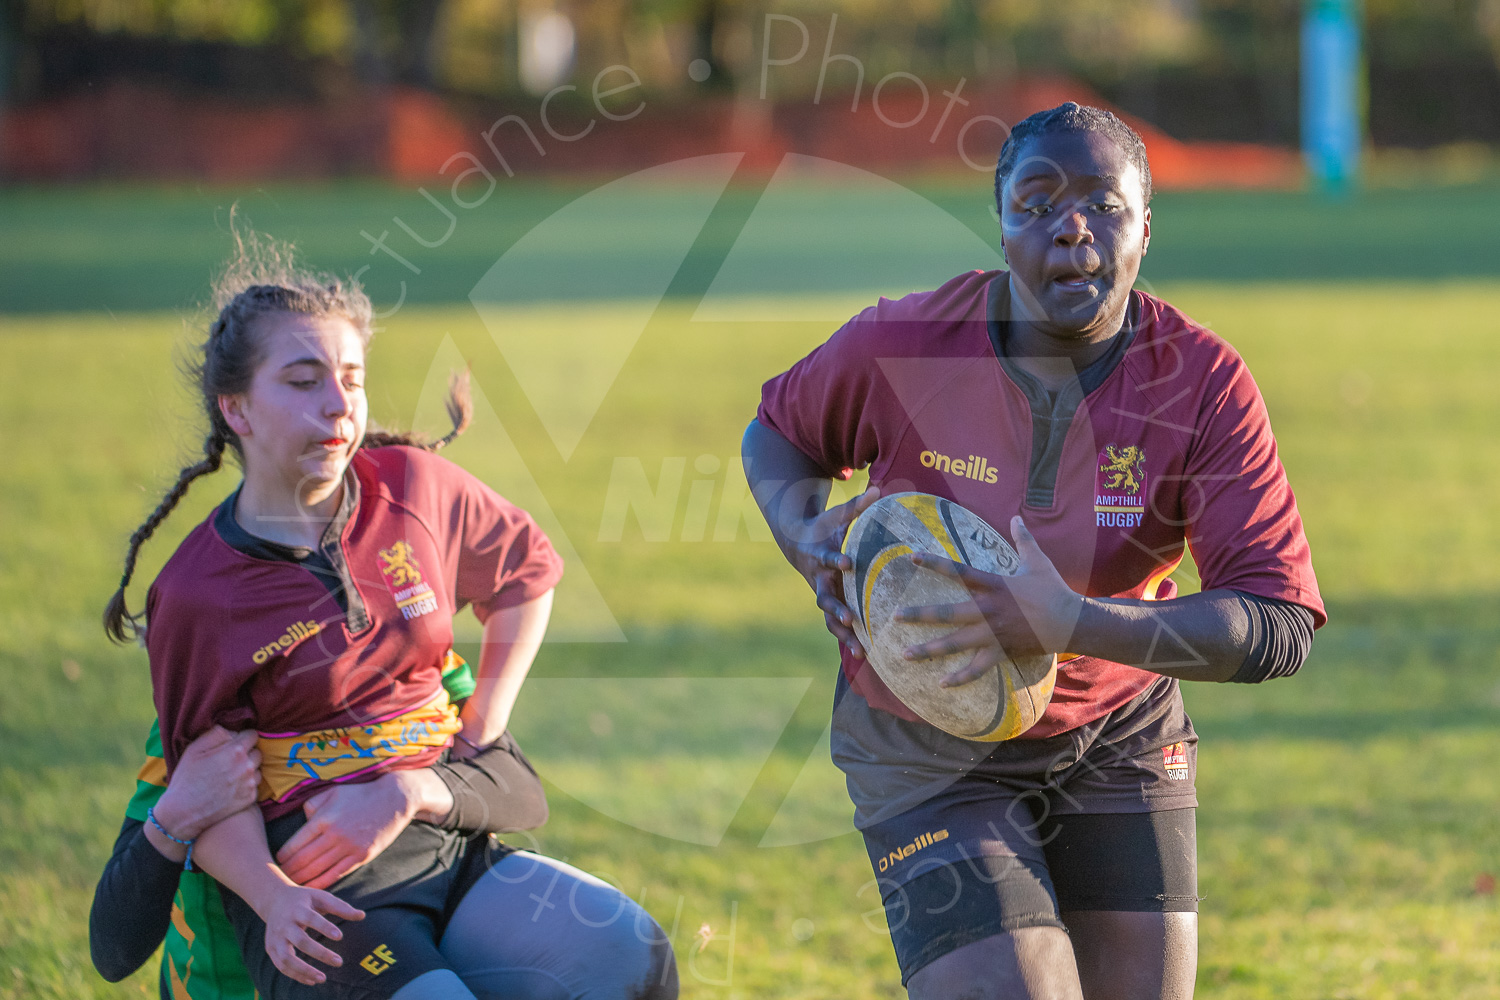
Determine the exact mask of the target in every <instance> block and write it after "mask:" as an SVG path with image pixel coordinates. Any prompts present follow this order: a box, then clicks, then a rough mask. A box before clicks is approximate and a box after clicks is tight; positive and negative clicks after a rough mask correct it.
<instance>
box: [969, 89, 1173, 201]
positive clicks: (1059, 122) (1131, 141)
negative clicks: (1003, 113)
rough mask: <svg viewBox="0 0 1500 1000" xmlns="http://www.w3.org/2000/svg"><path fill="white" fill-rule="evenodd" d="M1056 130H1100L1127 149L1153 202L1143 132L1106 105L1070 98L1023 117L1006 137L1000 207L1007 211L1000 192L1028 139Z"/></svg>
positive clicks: (998, 171) (998, 168) (998, 186)
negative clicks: (1052, 106) (1093, 104)
mask: <svg viewBox="0 0 1500 1000" xmlns="http://www.w3.org/2000/svg"><path fill="white" fill-rule="evenodd" d="M1053 132H1098V133H1099V134H1100V135H1103V136H1106V137H1108V138H1109V139H1110V140H1111V141H1113V142H1114V144H1115V145H1116V146H1119V147H1120V149H1121V150H1123V151H1124V153H1125V158H1126V159H1128V160H1129V161H1130V162H1131V163H1133V164H1135V166H1136V168H1137V169H1138V170H1140V172H1141V188H1142V194H1144V195H1145V198H1146V204H1147V205H1149V204H1151V165H1150V164H1149V163H1147V162H1146V144H1145V142H1143V141H1142V140H1141V137H1140V134H1139V133H1138V132H1136V130H1135V129H1133V128H1131V127H1130V126H1129V125H1126V124H1125V123H1124V122H1123V121H1121V120H1120V118H1119V117H1118V116H1117V115H1115V114H1112V113H1111V112H1108V111H1105V110H1104V109H1103V108H1092V107H1089V106H1088V105H1085V104H1078V103H1076V102H1074V101H1069V102H1068V103H1066V104H1059V105H1058V106H1057V107H1055V108H1049V109H1048V110H1046V111H1038V112H1037V113H1036V114H1034V115H1031V116H1029V117H1027V118H1023V119H1021V120H1020V121H1018V122H1016V126H1015V128H1013V129H1011V130H1010V135H1008V136H1006V137H1005V145H1003V146H1001V147H1000V159H999V161H998V162H996V164H995V207H996V208H997V209H999V210H1000V211H1004V210H1005V206H1004V203H1003V202H1002V201H1001V198H1000V192H1001V190H1002V189H1003V188H1004V187H1005V180H1006V178H1008V177H1009V176H1010V175H1011V174H1012V173H1013V172H1014V171H1015V169H1016V158H1017V156H1018V155H1019V154H1020V152H1021V147H1022V146H1024V145H1026V141H1027V140H1028V139H1034V138H1036V137H1037V136H1039V135H1049V134H1051V133H1053Z"/></svg>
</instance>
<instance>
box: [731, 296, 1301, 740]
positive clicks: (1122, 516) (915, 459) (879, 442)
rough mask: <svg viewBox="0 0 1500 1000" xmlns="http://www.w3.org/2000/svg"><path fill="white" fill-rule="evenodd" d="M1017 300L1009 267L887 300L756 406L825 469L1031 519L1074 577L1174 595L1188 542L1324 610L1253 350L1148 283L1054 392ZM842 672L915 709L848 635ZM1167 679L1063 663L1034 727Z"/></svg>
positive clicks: (1121, 700) (983, 513)
mask: <svg viewBox="0 0 1500 1000" xmlns="http://www.w3.org/2000/svg"><path fill="white" fill-rule="evenodd" d="M1008 307H1009V281H1008V275H1007V274H1006V272H1004V271H998V272H996V271H992V272H979V271H974V272H970V273H967V274H963V275H960V276H959V277H957V278H955V279H953V280H952V281H950V282H948V283H947V284H945V285H943V286H942V287H941V288H939V289H937V290H935V291H931V292H920V293H916V294H913V295H908V296H906V297H904V298H901V299H897V300H894V301H893V300H889V299H881V300H880V301H879V303H878V304H876V305H874V306H871V307H870V308H868V309H866V310H864V311H863V312H862V313H860V314H859V315H858V316H855V317H854V318H853V319H851V320H850V321H849V322H848V323H846V324H845V325H844V326H843V327H841V328H840V329H839V330H838V331H837V332H836V333H834V335H833V336H832V337H831V338H829V340H828V341H827V342H826V343H824V344H823V345H822V346H820V347H818V348H817V349H816V350H814V351H813V352H812V353H811V354H809V355H808V356H807V357H806V358H804V359H803V360H801V361H799V362H798V363H797V364H796V365H794V366H793V367H792V368H791V370H790V371H787V372H786V373H784V374H782V375H779V376H777V377H776V378H774V379H772V380H771V381H769V382H767V383H766V385H765V387H764V389H763V392H762V398H761V405H760V410H759V412H758V414H757V416H758V418H759V420H760V422H761V423H763V424H765V425H766V426H768V427H771V428H773V429H775V430H776V431H778V432H779V433H780V434H782V435H783V436H784V437H786V438H787V440H789V441H791V442H792V443H793V444H794V445H796V446H797V447H798V448H799V449H800V450H801V451H803V452H804V453H806V454H807V455H808V457H809V458H811V459H812V460H813V461H814V462H816V463H817V464H818V465H819V466H820V467H821V468H822V469H823V470H825V471H826V472H827V473H828V474H829V475H830V476H834V477H837V478H847V477H848V476H849V475H850V474H851V472H852V470H854V469H857V468H864V467H866V466H868V467H869V469H870V481H871V482H872V483H873V484H874V485H876V486H878V487H880V489H881V493H882V494H889V493H896V492H900V491H903V490H917V491H920V492H923V493H933V494H936V495H938V496H943V497H947V498H949V499H951V500H954V501H956V502H957V503H960V504H962V505H963V506H965V507H967V508H968V509H970V510H972V511H973V512H974V513H976V514H978V515H979V516H980V517H981V518H983V519H984V520H986V521H987V522H989V523H990V524H991V525H993V526H994V527H996V528H998V529H1000V531H1001V532H1002V533H1003V534H1005V535H1006V536H1007V537H1009V534H1010V519H1011V517H1012V516H1013V515H1016V514H1020V515H1022V517H1024V518H1025V520H1026V524H1027V526H1028V527H1029V528H1030V529H1031V532H1032V533H1033V534H1034V535H1035V536H1036V538H1037V541H1038V543H1039V544H1040V545H1041V548H1042V550H1043V551H1044V552H1045V553H1046V554H1047V556H1048V557H1049V558H1050V559H1051V560H1052V561H1053V562H1054V563H1055V564H1056V566H1057V569H1058V571H1059V572H1060V573H1061V574H1062V577H1063V579H1064V580H1066V581H1067V583H1068V585H1069V586H1071V587H1072V588H1073V589H1074V590H1076V591H1078V592H1079V593H1082V594H1085V595H1089V596H1095V597H1128V598H1145V599H1148V600H1150V599H1156V600H1165V599H1168V598H1170V597H1172V596H1174V595H1175V593H1176V585H1175V584H1174V583H1173V582H1172V581H1171V580H1168V579H1167V576H1168V575H1169V574H1170V573H1171V572H1172V570H1174V569H1175V568H1176V567H1177V565H1178V564H1179V563H1180V562H1181V560H1182V556H1183V546H1184V543H1186V544H1187V545H1188V546H1190V547H1191V550H1192V554H1193V558H1194V560H1195V561H1196V562H1197V565H1198V569H1199V573H1200V575H1201V578H1202V583H1203V589H1204V590H1213V589H1219V588H1225V589H1232V590H1239V591H1243V592H1245V593H1248V594H1255V595H1258V596H1261V597H1268V598H1275V599H1278V600H1283V601H1289V602H1292V603H1295V604H1300V605H1302V606H1303V607H1305V608H1307V609H1308V610H1309V611H1311V612H1312V614H1313V617H1314V620H1315V623H1316V625H1318V626H1321V625H1322V624H1323V622H1324V621H1325V620H1326V616H1325V614H1324V611H1323V602H1322V599H1321V597H1320V596H1319V594H1318V585H1317V580H1316V579H1315V578H1314V576H1313V569H1312V561H1311V556H1310V553H1309V550H1308V545H1307V539H1306V538H1305V536H1304V535H1303V532H1302V520H1301V517H1300V516H1299V515H1298V513H1297V505H1296V500H1295V498H1294V497H1293V496H1292V490H1291V487H1290V486H1289V485H1288V484H1287V479H1286V471H1285V469H1283V467H1282V465H1281V461H1280V460H1279V459H1278V458H1277V454H1276V441H1275V438H1274V437H1272V434H1271V425H1270V421H1269V419H1268V417H1267V415H1266V409H1265V404H1264V403H1263V402H1262V400H1261V397H1260V391H1259V390H1258V389H1257V388H1256V385H1255V382H1254V380H1253V379H1251V377H1250V372H1249V370H1248V369H1247V368H1246V367H1245V363H1244V362H1243V361H1242V360H1241V359H1240V357H1239V355H1238V354H1236V353H1235V351H1234V350H1233V349H1232V348H1231V347H1230V346H1229V345H1228V344H1226V343H1225V342H1224V341H1223V340H1221V339H1219V338H1218V337H1217V336H1215V335H1214V334H1213V333H1211V332H1209V331H1208V330H1206V329H1204V328H1203V327H1201V326H1199V325H1198V324H1196V323H1194V322H1193V321H1192V320H1191V319H1189V318H1188V317H1186V316H1185V315H1183V314H1182V313H1181V312H1179V311H1178V310H1176V309H1174V308H1172V307H1171V306H1169V305H1167V304H1166V303H1165V302H1162V301H1160V300H1159V299H1156V298H1153V297H1151V296H1149V295H1145V294H1143V293H1141V292H1133V293H1131V301H1130V305H1129V310H1128V315H1127V318H1126V323H1125V328H1124V329H1123V330H1122V332H1121V333H1120V335H1119V336H1117V337H1116V338H1115V339H1114V341H1113V342H1112V343H1111V348H1110V350H1109V352H1108V353H1107V354H1106V355H1105V356H1104V357H1103V358H1101V359H1100V360H1099V361H1098V362H1096V363H1095V364H1093V365H1090V366H1089V368H1087V369H1085V370H1084V371H1082V372H1079V373H1077V378H1076V379H1073V380H1072V381H1071V382H1070V383H1069V384H1068V385H1067V386H1065V387H1064V388H1063V389H1061V390H1059V391H1057V392H1053V393H1049V392H1048V391H1047V390H1046V389H1045V388H1044V387H1043V386H1042V385H1041V384H1040V383H1039V382H1038V381H1037V380H1036V379H1035V378H1033V377H1032V376H1031V375H1029V374H1028V373H1027V372H1025V371H1024V370H1022V369H1021V368H1020V367H1019V366H1017V365H1016V364H1015V363H1014V361H1013V360H1012V359H1010V358H1008V357H1006V356H1005V351H1004V344H1005V342H1006V336H1005V331H1006V327H1007V325H1008V324H1007V321H1006V320H1007V317H1008V315H1009V308H1008ZM1053 361H1054V362H1055V363H1058V364H1063V365H1067V369H1066V371H1067V373H1068V374H1069V375H1070V376H1071V375H1072V374H1073V369H1072V366H1071V363H1069V362H1067V361H1066V360H1065V359H1053ZM1012 541H1014V540H1013V539H1012ZM843 669H844V672H845V675H846V676H847V677H848V679H849V681H850V685H851V687H852V688H853V690H854V691H856V692H858V693H859V694H861V695H863V696H864V697H865V699H866V700H867V701H869V703H870V704H871V705H872V706H874V707H876V708H880V709H883V710H885V711H887V712H891V713H893V714H895V715H898V716H901V717H902V718H905V719H908V720H910V721H918V717H917V716H916V715H915V714H914V713H912V712H911V711H910V710H909V709H907V708H906V706H904V705H903V704H901V702H900V701H899V700H897V698H896V697H895V695H893V694H891V692H890V690H889V689H888V688H887V687H886V686H885V685H884V683H882V682H881V680H880V678H879V676H878V675H877V674H876V673H875V671H874V670H872V669H868V668H867V667H866V665H865V664H864V663H862V662H861V661H859V660H856V659H854V658H853V657H851V656H850V655H849V654H848V652H847V651H845V652H844V654H843ZM1157 677H1158V675H1157V674H1154V673H1150V672H1147V671H1144V670H1138V669H1136V668H1134V667H1128V666H1125V665H1123V664H1119V663H1113V662H1110V661H1107V660H1101V659H1098V658H1095V657H1089V656H1081V657H1076V658H1073V659H1069V660H1065V661H1064V662H1062V663H1061V664H1060V665H1059V668H1058V675H1057V686H1056V689H1055V691H1054V693H1053V695H1052V703H1051V705H1050V706H1049V707H1048V709H1047V712H1046V714H1045V715H1043V717H1042V718H1041V720H1040V721H1038V722H1037V724H1036V725H1035V726H1034V727H1032V728H1031V729H1030V730H1028V731H1027V732H1026V733H1025V734H1024V735H1023V737H1022V738H1023V739H1040V738H1043V737H1047V736H1053V735H1056V734H1057V733H1060V732H1065V731H1067V730H1069V729H1072V728H1074V727H1076V726H1080V725H1083V724H1085V723H1087V722H1091V721H1093V720H1094V719H1097V718H1099V717H1101V716H1103V715H1105V714H1107V713H1108V712H1111V711H1113V710H1114V709H1116V708H1119V707H1120V706H1122V705H1124V704H1125V703H1126V702H1128V701H1130V699H1131V698H1133V697H1135V696H1136V695H1137V694H1140V693H1141V692H1142V691H1143V690H1145V688H1146V687H1147V686H1148V685H1149V684H1151V683H1152V682H1153V681H1154V680H1156V679H1157Z"/></svg>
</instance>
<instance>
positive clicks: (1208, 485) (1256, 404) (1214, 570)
mask: <svg viewBox="0 0 1500 1000" xmlns="http://www.w3.org/2000/svg"><path fill="white" fill-rule="evenodd" d="M1225 368H1226V370H1227V376H1228V377H1227V380H1226V382H1225V383H1224V384H1223V386H1222V387H1221V388H1219V389H1218V391H1217V392H1213V393H1210V394H1209V395H1208V396H1207V397H1206V399H1205V401H1204V403H1205V407H1204V409H1205V412H1204V415H1203V417H1202V418H1201V419H1200V421H1199V428H1200V429H1199V432H1198V434H1197V435H1196V436H1195V439H1194V442H1193V445H1192V447H1191V448H1190V449H1189V452H1188V455H1187V463H1186V467H1185V471H1184V476H1183V479H1184V482H1183V484H1182V488H1181V497H1182V500H1181V503H1182V512H1181V515H1180V516H1181V517H1182V519H1183V520H1184V521H1185V522H1186V524H1185V527H1184V530H1185V532H1186V534H1187V540H1188V545H1189V546H1190V547H1191V549H1192V553H1193V559H1194V560H1195V561H1196V562H1197V564H1198V573H1199V577H1200V579H1201V580H1202V583H1203V589H1204V590H1216V589H1229V590H1240V591H1244V592H1245V593H1248V594H1254V595H1256V596H1258V597H1268V598H1273V599H1275V600H1281V601H1289V602H1291V603H1293V604H1299V605H1301V606H1302V607H1305V608H1307V609H1308V610H1309V611H1311V612H1312V614H1313V619H1314V623H1315V625H1317V626H1322V625H1323V623H1324V622H1326V621H1327V620H1328V619H1327V615H1326V613H1325V612H1324V609H1323V599H1322V597H1321V596H1320V595H1319V593H1318V581H1317V579H1316V577H1315V576H1314V575H1313V568H1312V553H1311V550H1310V549H1309V547H1308V544H1307V536H1306V535H1305V534H1304V533H1303V530H1302V517H1301V515H1300V514H1298V512H1297V500H1296V497H1294V496H1293V495H1292V488H1291V485H1290V484H1289V483H1288V482H1287V476H1286V469H1285V468H1284V467H1283V466H1282V464H1281V459H1280V458H1279V457H1278V456H1277V452H1276V439H1275V437H1273V436H1272V434H1271V420H1270V417H1269V415H1268V414H1267V413H1266V405H1265V402H1264V400H1262V399H1261V395H1260V390H1259V388H1257V386H1256V384H1255V380H1254V379H1253V378H1251V377H1250V372H1249V369H1247V368H1246V367H1245V365H1244V362H1242V361H1240V360H1239V359H1238V358H1237V357H1236V358H1234V361H1233V363H1231V364H1229V365H1226V366H1225Z"/></svg>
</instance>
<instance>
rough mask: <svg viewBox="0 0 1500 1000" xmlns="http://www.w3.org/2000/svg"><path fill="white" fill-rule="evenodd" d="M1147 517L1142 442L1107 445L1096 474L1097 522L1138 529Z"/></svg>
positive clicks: (1114, 526)
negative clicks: (1123, 445) (1139, 443)
mask: <svg viewBox="0 0 1500 1000" xmlns="http://www.w3.org/2000/svg"><path fill="white" fill-rule="evenodd" d="M1145 516H1146V453H1145V452H1144V451H1142V450H1141V446H1140V445H1138V444H1130V445H1126V446H1125V447H1123V448H1121V447H1118V446H1117V445H1112V444H1109V445H1105V446H1104V450H1103V451H1101V452H1100V453H1099V468H1098V471H1097V472H1095V473H1094V524H1095V526H1096V527H1100V528H1134V527H1136V526H1137V525H1139V524H1140V523H1141V520H1142V519H1143V518H1144V517H1145Z"/></svg>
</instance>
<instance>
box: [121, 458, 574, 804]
mask: <svg viewBox="0 0 1500 1000" xmlns="http://www.w3.org/2000/svg"><path fill="white" fill-rule="evenodd" d="M345 491H346V492H345V502H344V504H343V507H342V511H341V516H340V517H337V518H335V520H334V522H333V523H332V524H330V525H329V528H328V531H327V532H325V535H324V543H323V546H322V548H323V551H324V553H325V554H326V555H327V556H328V557H329V562H331V563H332V565H333V567H334V568H335V570H336V572H337V574H338V576H339V577H340V580H339V583H341V584H342V594H341V595H339V596H338V597H336V596H335V595H334V594H333V593H331V592H330V588H329V586H328V585H327V584H326V583H325V582H324V581H322V580H320V579H318V578H317V577H316V576H314V574H313V573H312V572H311V571H309V569H307V568H306V567H304V566H302V565H299V564H297V563H296V562H288V561H286V560H281V559H271V558H258V557H256V556H255V555H252V554H249V553H247V552H245V551H243V550H242V549H240V548H237V547H235V546H233V545H231V544H229V542H227V541H226V540H225V538H224V537H223V536H222V534H221V533H220V531H219V530H218V529H217V528H216V526H215V522H216V521H218V520H219V517H220V514H221V510H220V509H216V510H215V512H214V514H211V515H210V516H209V517H208V519H207V520H205V521H204V522H203V523H202V524H200V525H198V526H197V527H196V528H195V529H193V531H192V532H191V533H190V534H189V535H188V536H187V538H185V539H184V540H183V542H182V544H181V545H180V546H179V547H178V549H177V551H176V552H175V553H174V554H173V555H172V558H171V559H170V560H168V562H167V564H166V566H165V567H164V568H163V569H162V571H161V574H160V575H159V576H158V577H157V578H156V581H155V583H153V584H152V586H151V590H150V593H149V595H148V596H147V599H146V614H147V629H146V648H147V651H148V653H149V655H150V660H151V679H152V686H153V693H154V697H155V701H156V711H157V714H158V717H159V718H160V721H161V734H162V749H163V751H164V754H163V755H164V757H165V759H166V763H167V768H168V771H169V772H170V771H171V770H173V769H175V768H176V766H177V760H178V758H179V756H180V755H181V753H182V751H183V750H184V749H186V747H187V745H188V744H189V743H190V742H192V740H193V739H194V738H196V737H197V736H199V735H201V734H202V733H203V732H204V731H205V730H207V729H208V728H209V727H210V726H212V725H213V724H215V723H217V724H219V725H222V726H224V727H225V728H227V729H231V730H234V729H245V728H249V727H254V728H256V729H258V730H260V731H262V733H292V732H313V731H316V730H323V729H330V728H336V727H356V726H359V725H362V724H366V723H370V722H373V721H378V720H383V719H386V718H390V717H392V716H395V715H399V714H401V713H403V712H406V711H408V710H411V709H414V708H417V707H419V706H421V705H423V704H424V703H426V702H427V701H429V700H430V699H432V698H433V697H434V696H435V695H436V694H437V693H438V692H439V691H440V690H441V689H442V666H443V657H444V654H445V653H446V652H447V651H448V649H449V648H450V647H451V646H452V643H453V615H454V614H455V613H456V612H457V611H459V610H460V609H462V608H463V607H464V606H465V605H473V607H474V611H475V614H476V615H477V616H478V617H479V618H480V620H481V621H483V620H484V619H486V618H487V617H488V616H489V615H490V614H491V613H492V612H494V611H496V610H499V609H501V608H506V607H512V606H514V605H517V604H522V603H525V602H526V601H529V600H532V599H534V598H536V597H539V596H541V595H542V594H544V593H545V592H546V591H548V590H550V589H551V588H552V587H553V586H554V585H555V584H556V583H557V581H558V579H559V578H560V577H561V575H562V560H561V558H559V556H558V555H557V553H556V552H555V551H554V550H553V548H552V545H551V543H550V542H548V540H547V537H546V536H545V535H544V534H543V533H542V531H541V530H540V529H539V528H538V527H537V526H536V523H535V522H534V521H532V519H531V517H530V515H528V514H527V513H526V512H525V511H523V510H521V509H520V508H518V507H516V506H514V505H513V504H511V503H509V502H507V501H506V500H505V499H503V498H502V497H500V496H499V495H498V494H497V493H495V492H494V491H493V490H491V489H490V488H489V487H487V486H485V485H484V484H483V483H481V482H480V481H479V480H478V479H476V478H475V477H474V476H472V475H470V474H469V473H468V472H466V471H464V470H463V469H461V468H459V467H458V466H457V465H454V464H453V463H452V462H449V461H447V460H446V459H442V458H439V457H438V456H436V455H433V454H430V453H428V452H426V451H423V450H421V449H419V448H408V447H399V446H398V447H386V448H375V449H365V450H361V451H359V452H358V453H356V455H355V457H354V459H353V460H352V461H351V462H350V465H349V469H348V471H347V472H346V474H345ZM231 499H232V498H231ZM227 502H229V501H226V503H227ZM221 523H222V522H221ZM336 589H338V588H337V587H336ZM340 597H341V598H342V600H340V599H339V598H340ZM341 604H342V605H344V607H341V606H340V605H341ZM345 608H347V610H345ZM440 752H441V750H440V748H433V749H431V750H429V751H426V752H424V753H421V754H417V755H414V756H408V757H398V758H391V759H390V761H389V763H387V764H386V765H385V766H390V767H403V768H416V767H425V766H427V765H429V764H431V763H433V762H434V761H435V760H436V758H437V756H438V755H439V753H440ZM375 776H376V775H375V773H371V774H370V777H372V778H373V777H375ZM317 790H318V786H316V785H312V786H309V787H307V788H305V789H302V790H300V791H299V793H298V794H297V795H295V796H294V797H292V798H290V799H288V800H286V801H282V802H277V803H272V804H269V805H268V806H267V808H266V818H267V819H273V818H275V817H276V816H279V815H282V814H284V813H287V812H291V811H292V810H294V809H296V808H298V807H299V806H300V805H301V803H302V802H303V801H304V800H305V799H307V798H308V797H309V796H310V795H311V794H313V793H314V792H315V791H317Z"/></svg>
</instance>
